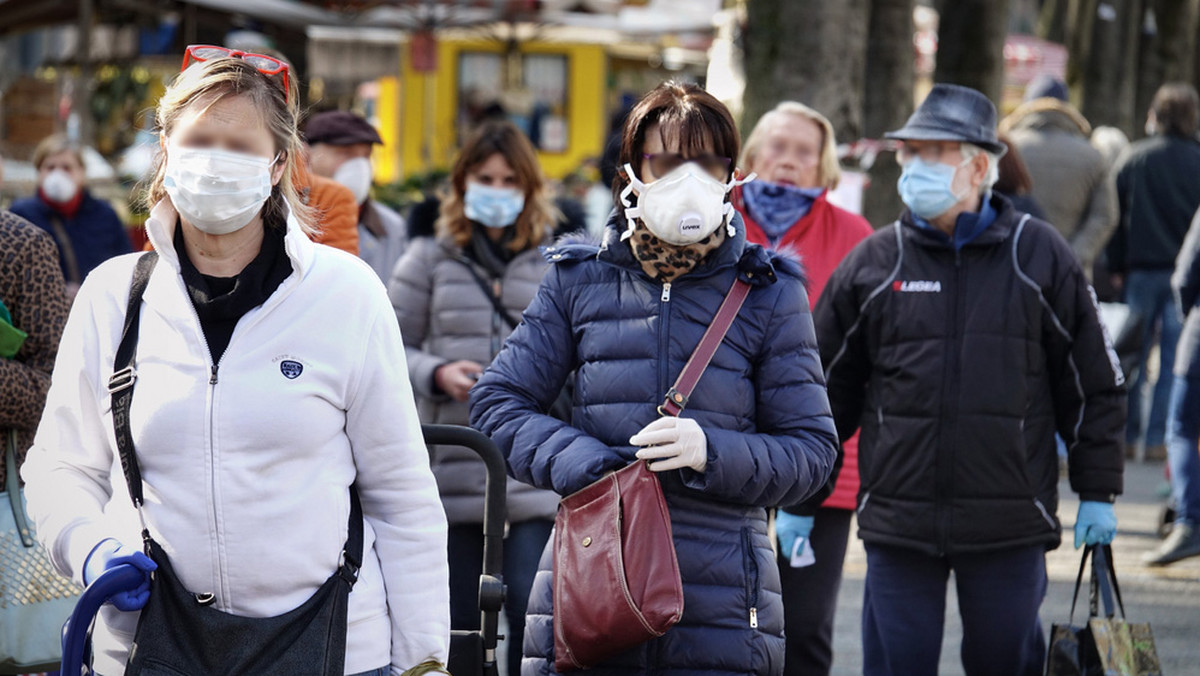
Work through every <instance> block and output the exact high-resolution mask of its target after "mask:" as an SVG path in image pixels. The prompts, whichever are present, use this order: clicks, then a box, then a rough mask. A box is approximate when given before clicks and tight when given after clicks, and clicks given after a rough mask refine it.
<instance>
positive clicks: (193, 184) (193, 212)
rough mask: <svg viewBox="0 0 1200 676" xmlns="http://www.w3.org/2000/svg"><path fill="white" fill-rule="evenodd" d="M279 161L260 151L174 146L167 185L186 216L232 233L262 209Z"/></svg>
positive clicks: (205, 228)
mask: <svg viewBox="0 0 1200 676" xmlns="http://www.w3.org/2000/svg"><path fill="white" fill-rule="evenodd" d="M276 159H278V156H276ZM274 163H275V160H270V159H267V158H265V157H261V156H259V155H247V154H245V153H235V152H232V151H228V150H219V149H216V148H180V147H175V146H172V147H171V148H170V149H169V151H168V153H167V171H166V175H165V177H164V179H163V187H164V188H166V190H167V194H168V195H170V196H171V203H172V204H174V205H175V210H176V211H178V212H179V215H180V216H181V217H182V218H183V219H184V220H185V221H187V222H188V223H190V224H191V225H194V226H195V227H196V228H197V229H198V230H200V231H202V232H206V233H208V234H210V235H227V234H229V233H231V232H236V231H238V230H241V229H242V228H244V227H246V225H247V224H248V223H250V221H252V220H253V219H254V216H255V215H256V214H257V213H258V212H259V211H261V210H262V206H263V204H265V203H266V201H267V198H268V197H270V196H271V165H273V164H274Z"/></svg>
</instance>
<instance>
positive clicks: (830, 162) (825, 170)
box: [738, 101, 842, 190]
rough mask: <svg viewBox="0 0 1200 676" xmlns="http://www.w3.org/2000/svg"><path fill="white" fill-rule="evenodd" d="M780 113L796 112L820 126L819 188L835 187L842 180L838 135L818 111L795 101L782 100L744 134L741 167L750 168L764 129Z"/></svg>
mask: <svg viewBox="0 0 1200 676" xmlns="http://www.w3.org/2000/svg"><path fill="white" fill-rule="evenodd" d="M783 115H795V116H796V117H799V118H802V119H805V120H808V121H809V122H812V123H813V124H815V125H817V126H818V127H820V128H821V156H820V159H819V161H818V163H817V183H818V184H820V186H821V187H822V188H827V189H829V190H833V189H834V188H836V187H837V185H838V183H839V182H840V181H841V180H842V167H841V165H840V164H838V157H837V139H836V138H835V137H834V135H833V124H832V123H830V121H829V119H828V118H826V117H825V116H824V115H822V114H821V113H818V112H817V111H816V110H813V109H812V108H809V107H808V106H806V105H804V104H803V103H799V102H797V101H782V102H780V103H779V104H778V105H777V106H775V107H774V108H772V109H771V110H769V111H767V112H766V113H763V116H762V117H760V118H758V122H757V123H756V124H755V125H754V129H753V130H751V132H750V136H748V137H747V138H746V145H745V147H744V148H743V149H742V156H741V158H740V159H739V161H738V165H739V166H741V167H742V170H743V171H750V170H752V169H753V167H754V158H755V157H756V156H757V155H758V151H759V150H760V149H761V148H762V144H763V142H764V141H765V140H766V137H767V131H768V130H770V128H771V125H772V124H774V123H775V121H776V120H778V119H779V118H780V117H781V116H783Z"/></svg>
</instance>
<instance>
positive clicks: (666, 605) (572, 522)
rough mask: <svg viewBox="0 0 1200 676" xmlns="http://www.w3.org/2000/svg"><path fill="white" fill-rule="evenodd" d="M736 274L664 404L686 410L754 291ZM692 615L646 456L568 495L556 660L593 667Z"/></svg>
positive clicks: (562, 506)
mask: <svg viewBox="0 0 1200 676" xmlns="http://www.w3.org/2000/svg"><path fill="white" fill-rule="evenodd" d="M749 290H750V285H749V284H747V283H746V282H743V281H740V280H735V281H734V283H733V287H732V288H730V290H729V293H728V294H727V295H726V297H725V300H724V301H723V302H722V303H721V307H720V308H718V309H717V314H716V316H715V317H714V318H713V321H712V323H711V324H709V327H708V330H706V331H705V332H704V336H703V337H702V338H701V339H700V344H699V345H697V346H696V349H695V351H694V352H693V353H692V356H691V358H690V359H689V360H688V363H687V364H686V365H685V366H684V368H683V371H682V372H681V373H680V374H679V378H678V379H676V381H675V385H674V386H673V387H672V388H671V389H670V391H669V392H668V393H667V396H666V398H665V399H664V401H663V404H662V405H661V406H659V408H658V410H659V413H660V414H662V415H678V414H679V413H680V412H682V411H683V408H684V407H685V406H687V401H688V397H689V396H691V393H692V390H693V389H694V388H695V386H696V383H697V382H698V381H699V380H700V376H701V375H702V374H703V373H704V369H705V368H707V367H708V363H709V361H711V359H712V356H713V354H714V353H715V352H716V350H717V347H718V346H719V345H720V343H721V341H722V340H723V339H724V338H725V333H726V332H727V331H728V330H729V326H730V324H732V323H733V320H734V318H735V317H736V316H737V313H738V310H739V309H740V308H741V306H742V301H744V300H745V298H746V294H747V293H749ZM682 617H683V583H682V581H681V580H680V577H679V560H678V558H677V557H676V555H675V542H674V540H672V538H671V515H670V512H669V511H668V510H667V501H666V498H664V497H663V491H662V484H660V483H659V481H658V475H656V474H655V473H654V472H651V471H650V470H649V469H648V468H647V467H646V463H645V462H644V461H641V460H638V461H635V462H634V463H633V464H631V465H629V466H628V467H625V468H624V469H620V470H617V471H616V472H611V473H609V474H607V475H605V476H604V477H602V478H600V479H599V480H598V481H595V482H593V483H591V484H589V485H588V486H585V487H584V488H582V489H581V490H579V491H576V492H575V493H572V494H571V495H568V496H567V497H565V498H563V499H562V502H560V503H559V506H558V515H557V516H556V517H555V519H554V668H555V670H556V671H558V672H559V673H562V672H565V671H571V670H574V669H586V668H588V667H591V666H594V665H595V664H598V663H599V662H601V661H603V660H605V659H607V658H609V657H613V656H614V655H618V654H620V653H622V652H625V651H626V650H629V649H630V648H633V647H634V646H636V645H638V644H641V643H644V642H646V641H649V640H650V639H652V638H655V637H658V636H662V635H663V634H664V633H666V631H667V630H668V629H670V628H671V627H672V626H674V625H675V623H677V622H679V620H680V618H682Z"/></svg>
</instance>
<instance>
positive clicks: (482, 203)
mask: <svg viewBox="0 0 1200 676" xmlns="http://www.w3.org/2000/svg"><path fill="white" fill-rule="evenodd" d="M524 208H525V193H524V192H522V191H521V190H519V189H517V188H493V187H491V186H486V185H483V184H481V183H467V194H466V195H465V196H464V197H463V214H464V215H465V216H466V217H467V218H469V219H471V220H472V221H475V222H476V223H479V224H481V225H485V226H487V227H489V228H507V227H508V226H510V225H512V224H513V223H516V222H517V217H518V216H520V215H521V211H522V210H523V209H524Z"/></svg>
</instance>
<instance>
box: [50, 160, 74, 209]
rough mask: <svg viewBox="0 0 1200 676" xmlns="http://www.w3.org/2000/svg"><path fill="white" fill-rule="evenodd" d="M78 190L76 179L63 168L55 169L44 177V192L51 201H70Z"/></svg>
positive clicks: (60, 202)
mask: <svg viewBox="0 0 1200 676" xmlns="http://www.w3.org/2000/svg"><path fill="white" fill-rule="evenodd" d="M78 192H79V186H78V185H76V183H75V179H73V178H71V175H70V174H68V173H67V172H66V171H64V170H62V169H55V170H54V171H51V172H50V173H48V174H46V177H45V178H43V179H42V193H43V194H45V195H46V197H47V198H48V199H49V200H50V201H51V202H57V203H59V204H62V203H64V202H70V201H71V200H73V199H75V195H76V194H77V193H78Z"/></svg>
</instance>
